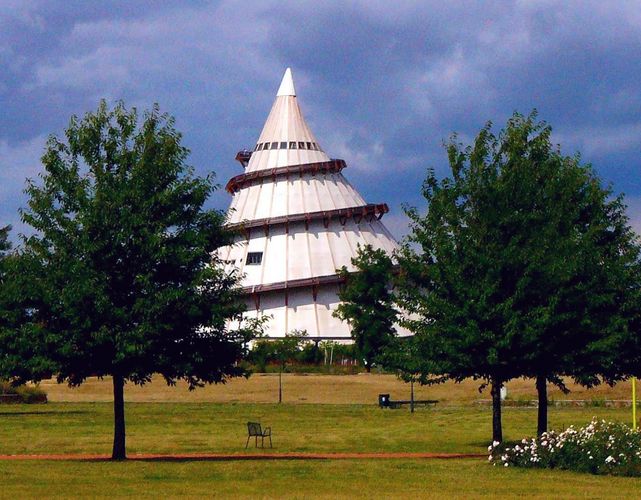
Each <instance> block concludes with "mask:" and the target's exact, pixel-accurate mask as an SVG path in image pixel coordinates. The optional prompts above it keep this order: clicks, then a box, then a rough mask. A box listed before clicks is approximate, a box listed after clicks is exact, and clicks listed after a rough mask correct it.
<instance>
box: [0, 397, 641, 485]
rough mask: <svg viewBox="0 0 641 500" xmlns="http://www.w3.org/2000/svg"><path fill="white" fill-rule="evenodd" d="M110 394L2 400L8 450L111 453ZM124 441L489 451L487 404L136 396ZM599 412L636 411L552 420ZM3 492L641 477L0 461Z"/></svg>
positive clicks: (0, 447) (0, 439)
mask: <svg viewBox="0 0 641 500" xmlns="http://www.w3.org/2000/svg"><path fill="white" fill-rule="evenodd" d="M111 411H112V408H111V405H110V404H107V403H55V404H52V403H50V404H47V405H19V406H2V407H0V454H47V453H56V454H60V453H92V454H93V453H100V454H108V453H109V452H110V447H111V439H112V434H111V432H112V425H113V424H112V414H111ZM126 411H127V433H128V442H127V449H128V452H129V454H130V455H132V454H135V453H161V454H163V453H167V454H169V453H188V452H199V453H207V452H226V453H240V452H243V451H244V444H245V438H246V428H245V422H246V421H247V420H250V419H251V420H254V419H258V420H260V421H261V422H263V424H265V425H271V426H272V428H273V430H274V449H273V453H283V452H290V451H293V452H305V451H307V452H341V451H345V452H358V451H381V452H385V451H413V452H453V453H454V452H481V453H483V452H485V451H486V447H487V444H488V441H489V436H490V422H491V412H490V409H489V408H475V407H469V406H468V407H459V408H455V407H443V408H438V407H436V408H433V409H420V410H418V411H417V412H416V413H414V414H410V413H409V411H407V410H381V409H379V408H377V407H376V406H374V405H305V404H284V405H280V406H279V405H272V404H248V403H236V404H234V403H227V404H219V403H128V404H127V407H126ZM592 416H597V417H603V418H607V419H611V420H622V421H628V420H629V410H625V409H610V408H550V421H551V426H552V427H556V428H561V427H566V426H568V425H570V424H583V423H586V422H588V421H589V420H590V419H591V417H592ZM535 426H536V410H534V409H529V408H506V409H505V410H504V427H505V437H506V439H508V440H513V439H520V438H521V437H524V436H527V435H532V433H533V432H534V430H535ZM0 478H1V479H0V482H1V487H0V497H2V498H24V497H43V496H44V497H70V496H92V497H96V496H109V497H119V496H120V497H122V496H134V497H138V496H150V497H154V496H155V497H157V496H165V497H166V496H193V497H197V496H251V497H256V496H258V497H261V496H265V497H272V498H274V497H283V496H289V497H309V496H325V497H354V496H359V497H371V498H374V497H376V498H380V497H409V496H414V497H452V496H458V497H466V498H469V497H477V496H486V495H487V496H528V497H539V498H549V497H551V496H556V497H560V498H570V497H579V498H585V497H591V498H603V497H608V496H609V497H613V498H634V497H638V496H639V495H640V494H641V480H639V479H627V478H612V477H596V476H590V475H584V474H575V473H570V472H563V471H538V470H516V469H514V470H512V469H501V468H496V467H492V466H490V465H488V464H487V462H486V461H485V460H484V459H480V460H479V459H465V460H400V459H389V460H380V459H377V460H308V461H300V460H287V461H274V462H269V461H223V462H221V461H218V462H216V461H184V462H171V461H164V462H163V461H148V462H128V463H109V462H72V461H64V462H53V461H37V462H34V461H30V462H27V461H0Z"/></svg>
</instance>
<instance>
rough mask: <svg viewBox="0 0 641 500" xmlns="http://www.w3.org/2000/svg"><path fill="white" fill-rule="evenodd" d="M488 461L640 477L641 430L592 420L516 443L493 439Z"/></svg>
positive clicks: (504, 464) (506, 465)
mask: <svg viewBox="0 0 641 500" xmlns="http://www.w3.org/2000/svg"><path fill="white" fill-rule="evenodd" d="M488 451H489V453H490V456H489V461H490V462H491V463H493V464H494V465H496V466H501V467H540V468H558V469H568V470H574V471H579V472H590V473H592V474H613V475H619V476H640V477H641V432H639V431H633V430H632V429H631V428H630V427H628V426H627V425H625V424H622V423H616V422H606V421H605V420H597V419H593V420H592V422H590V424H588V425H586V426H585V427H581V428H579V429H575V428H574V426H570V427H569V428H568V429H566V430H565V431H563V432H561V433H556V432H554V431H550V432H546V433H544V434H542V435H541V436H540V437H538V438H531V439H523V440H522V441H521V442H520V443H517V444H509V445H505V444H499V443H497V442H494V443H493V444H492V445H490V446H489V447H488Z"/></svg>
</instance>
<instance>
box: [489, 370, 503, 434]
mask: <svg viewBox="0 0 641 500" xmlns="http://www.w3.org/2000/svg"><path fill="white" fill-rule="evenodd" d="M491 383H492V389H491V391H490V392H491V394H492V441H498V442H499V443H500V442H502V441H503V427H502V425H501V386H502V385H503V384H502V383H501V381H499V380H498V379H497V378H492V381H491Z"/></svg>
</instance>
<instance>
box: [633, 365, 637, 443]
mask: <svg viewBox="0 0 641 500" xmlns="http://www.w3.org/2000/svg"><path fill="white" fill-rule="evenodd" d="M632 430H633V431H636V430H637V378H636V377H632Z"/></svg>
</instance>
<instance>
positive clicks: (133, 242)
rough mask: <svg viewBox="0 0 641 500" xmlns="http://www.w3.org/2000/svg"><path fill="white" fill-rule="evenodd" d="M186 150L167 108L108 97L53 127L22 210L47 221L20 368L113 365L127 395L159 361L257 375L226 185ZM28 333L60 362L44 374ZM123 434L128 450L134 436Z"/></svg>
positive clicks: (204, 375) (92, 370)
mask: <svg viewBox="0 0 641 500" xmlns="http://www.w3.org/2000/svg"><path fill="white" fill-rule="evenodd" d="M187 156H188V150H187V149H186V148H185V147H184V146H182V145H181V135H180V134H179V133H178V132H177V131H176V130H175V129H174V126H173V119H172V118H170V117H169V116H167V115H164V114H161V113H160V112H159V110H158V108H157V107H154V108H153V109H152V110H151V111H149V112H147V113H145V115H144V117H143V119H142V120H141V121H140V122H139V117H138V113H137V112H136V110H135V109H132V110H127V109H125V107H124V105H123V104H122V103H120V104H118V105H117V106H116V107H115V108H114V109H113V110H109V109H108V108H107V105H106V103H105V102H104V101H103V102H101V104H100V106H99V108H98V110H97V111H96V112H95V113H88V114H87V115H86V116H85V117H84V118H83V119H82V120H79V119H78V118H76V117H73V118H72V119H71V121H70V124H69V127H68V128H67V130H66V132H65V138H64V139H60V138H58V137H54V136H52V137H51V138H50V139H49V141H48V143H47V148H46V151H45V154H44V156H43V157H42V162H43V166H44V169H45V173H44V174H43V175H42V179H41V183H39V184H36V183H35V182H33V181H29V183H28V187H27V190H26V192H27V194H28V195H29V208H28V209H26V210H24V211H23V212H22V218H23V220H24V221H25V222H26V223H28V224H29V225H31V226H32V227H33V228H34V229H35V231H36V233H35V235H34V236H31V237H29V238H27V239H26V240H25V242H24V250H23V252H22V255H21V258H20V263H19V266H20V267H21V269H22V271H24V274H23V276H25V278H24V279H22V280H21V281H20V284H21V285H22V287H21V288H20V289H18V290H17V294H19V295H20V299H21V300H22V301H23V305H24V310H26V311H28V316H29V322H28V325H27V326H26V327H23V328H22V329H21V330H18V335H16V336H15V337H14V339H13V344H20V345H22V349H15V352H16V357H15V360H14V363H13V367H14V370H13V375H14V376H16V377H18V378H38V377H39V376H42V375H44V374H45V373H47V372H48V371H50V370H53V371H54V372H55V373H56V374H57V377H58V380H59V381H67V382H68V383H69V384H70V385H79V384H81V383H82V382H83V381H84V380H85V379H86V378H87V377H88V376H90V375H98V376H104V375H112V376H113V378H114V394H115V403H117V402H118V401H117V400H120V399H121V397H122V395H121V394H118V387H117V386H118V385H120V390H119V391H120V393H122V384H123V383H124V382H125V381H127V380H129V381H131V382H133V383H136V384H143V383H145V382H148V381H149V380H150V377H151V375H152V374H153V373H160V374H162V375H163V376H164V377H165V379H166V381H167V383H169V384H173V383H175V381H176V380H177V379H184V380H186V381H187V382H188V384H189V387H190V389H193V388H194V387H197V386H200V385H202V384H204V383H215V382H224V381H225V380H226V379H227V378H228V377H233V376H239V375H245V371H244V369H243V368H242V367H241V366H240V365H238V364H237V361H238V360H239V359H240V358H241V357H243V355H244V353H245V348H244V345H245V341H246V340H247V339H248V338H247V333H248V332H246V331H243V330H239V331H229V330H228V328H227V326H226V325H227V322H228V320H230V319H232V318H237V317H239V315H240V314H241V313H242V311H243V305H242V301H241V300H240V290H239V287H238V286H237V276H236V275H235V274H233V273H228V272H225V271H224V270H223V266H222V265H221V263H220V262H219V261H218V259H217V257H216V255H215V254H213V253H212V252H214V250H215V249H216V248H218V247H220V246H222V245H225V244H228V243H230V242H231V241H232V237H233V235H232V234H231V233H230V232H228V231H227V230H226V229H225V228H224V227H223V222H224V215H223V214H222V213H221V212H218V211H215V210H204V209H203V206H204V203H205V201H206V200H207V198H208V196H209V195H210V194H211V192H212V190H213V189H215V185H214V184H213V182H212V179H211V178H199V177H195V176H194V175H193V172H192V169H191V168H189V167H188V166H187V165H186V163H185V162H186V159H187ZM212 255H213V256H212ZM25 343H30V344H32V345H35V346H38V349H39V352H40V353H43V354H44V355H46V357H47V358H48V360H49V361H50V366H47V367H43V368H47V369H43V370H42V373H37V372H36V371H34V370H30V372H27V373H21V372H20V369H19V367H20V364H21V361H22V360H24V358H25V357H26V356H27V355H28V354H29V353H28V352H26V348H25ZM21 358H22V359H21ZM123 434H124V416H123ZM122 444H123V450H122V455H123V456H124V435H123V443H122ZM114 446H115V444H114ZM118 458H123V457H122V456H121V457H118Z"/></svg>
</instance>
